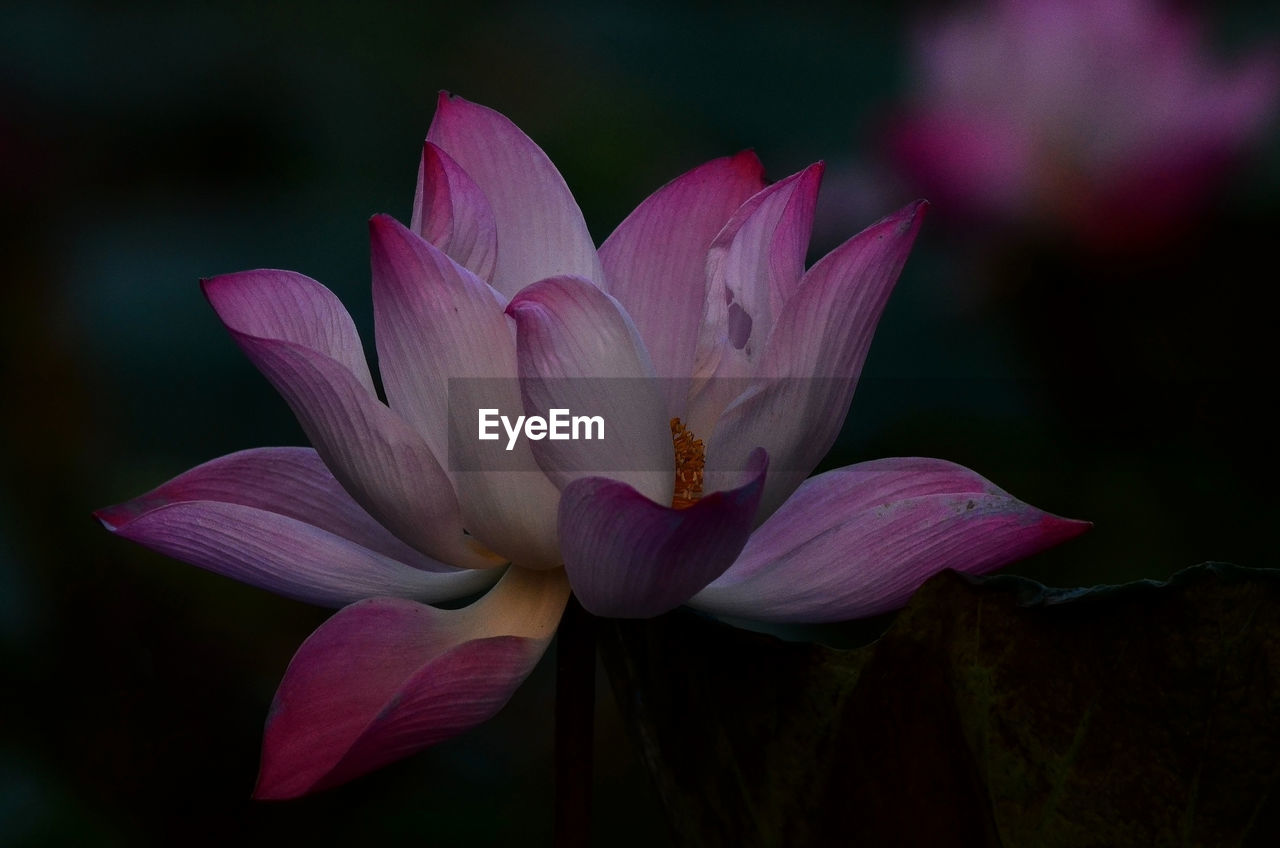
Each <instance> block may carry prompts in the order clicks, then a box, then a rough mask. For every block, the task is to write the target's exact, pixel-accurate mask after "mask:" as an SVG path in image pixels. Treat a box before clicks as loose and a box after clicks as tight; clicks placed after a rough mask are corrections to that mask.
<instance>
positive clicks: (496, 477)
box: [369, 215, 560, 567]
mask: <svg viewBox="0 0 1280 848" xmlns="http://www.w3.org/2000/svg"><path fill="white" fill-rule="evenodd" d="M369 229H370V235H371V237H372V241H373V250H372V256H373V310H374V321H375V324H376V326H377V340H378V359H379V361H380V362H381V363H382V379H383V385H384V387H385V389H386V392H387V400H388V401H389V402H390V404H391V408H392V409H393V410H395V411H396V412H398V413H399V414H400V415H401V416H403V418H404V419H405V421H407V422H408V423H409V424H411V425H412V426H413V427H414V429H416V430H417V431H418V432H419V433H420V434H421V435H422V436H423V437H424V438H425V439H426V441H427V444H428V445H430V447H431V450H432V453H434V454H435V455H436V456H437V457H448V462H449V468H448V470H449V472H450V476H451V477H452V479H453V481H454V489H455V491H456V492H457V494H458V502H459V505H460V508H461V510H462V519H463V523H464V526H465V527H466V528H467V530H468V531H469V532H470V533H471V534H472V535H474V536H475V537H476V538H478V539H479V540H480V541H482V542H483V543H484V544H485V546H486V547H488V548H489V549H490V550H493V551H496V552H497V553H500V554H502V555H503V556H504V557H506V558H507V559H509V560H512V561H514V562H518V563H520V564H521V565H525V566H537V567H551V566H558V565H559V564H560V554H559V549H558V546H557V544H556V530H555V528H556V506H557V503H558V501H559V496H560V493H559V491H557V489H556V487H555V486H554V485H552V483H551V481H550V480H548V479H547V477H546V475H545V474H543V473H542V471H541V470H540V469H539V468H538V466H537V463H536V462H535V461H534V459H533V454H532V453H531V452H530V451H529V445H528V443H527V442H525V441H524V440H521V441H520V443H519V444H518V445H517V448H518V451H517V450H513V451H511V452H505V451H502V450H501V448H498V447H496V446H495V445H494V443H491V442H483V443H482V442H480V441H479V440H478V414H479V410H480V409H482V408H496V409H503V410H505V412H506V413H507V414H509V415H512V416H515V415H519V414H520V412H521V411H522V407H521V400H520V390H519V384H518V383H517V382H516V338H515V328H514V326H513V324H512V322H511V319H509V318H508V317H507V316H506V315H504V314H503V311H502V308H503V304H502V303H501V302H500V300H499V297H500V296H499V295H498V294H497V293H496V292H495V291H494V290H493V289H491V288H490V287H489V286H488V285H486V284H485V283H484V282H483V281H481V280H480V279H479V278H478V277H476V276H475V275H474V274H472V273H471V272H470V271H468V270H466V269H465V268H463V267H461V266H460V265H458V264H457V263H455V262H454V261H453V260H452V259H450V258H449V257H448V256H446V255H445V254H444V253H442V252H441V251H440V250H438V249H436V248H435V247H434V246H432V245H431V244H430V243H428V242H426V241H424V240H423V239H422V238H420V237H419V236H417V235H415V234H414V233H411V232H409V230H407V229H405V228H404V227H403V226H401V225H400V224H399V223H397V222H396V221H394V220H393V219H391V218H389V217H387V216H385V215H376V216H374V218H373V219H372V220H371V221H370V224H369ZM467 378H476V379H467ZM484 446H495V448H496V449H497V450H499V452H500V455H499V456H498V459H500V460H501V465H499V464H497V463H495V462H490V461H488V460H489V459H490V458H491V455H490V454H486V453H484V452H483V451H482V450H481V448H482V447H484Z"/></svg>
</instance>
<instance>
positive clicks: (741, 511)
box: [560, 450, 769, 618]
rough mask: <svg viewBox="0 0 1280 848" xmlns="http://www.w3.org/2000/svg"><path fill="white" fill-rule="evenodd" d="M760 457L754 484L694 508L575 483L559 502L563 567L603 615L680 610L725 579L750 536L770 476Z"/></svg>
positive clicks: (609, 484)
mask: <svg viewBox="0 0 1280 848" xmlns="http://www.w3.org/2000/svg"><path fill="white" fill-rule="evenodd" d="M768 464H769V463H768V456H767V455H766V454H765V452H764V451H762V450H761V451H756V452H755V453H754V454H753V455H752V458H751V464H750V466H749V467H748V474H749V476H750V479H749V480H748V482H746V483H744V484H743V485H742V486H739V487H738V488H736V489H731V490H728V491H720V492H714V493H712V494H710V495H707V496H706V497H704V498H702V499H701V500H699V501H698V502H697V503H695V504H693V505H692V506H690V507H688V508H687V509H672V508H670V507H666V506H662V505H660V504H655V503H654V502H653V501H651V500H649V499H648V498H646V497H645V496H644V495H641V494H640V493H639V492H637V491H636V490H635V489H633V488H631V487H630V486H628V485H626V484H625V483H619V482H618V481H616V480H609V479H606V478H603V477H587V478H583V479H580V480H575V481H574V482H573V483H570V484H569V485H568V486H566V487H565V489H564V492H563V493H562V494H561V500H560V540H561V549H562V550H563V552H564V567H565V571H566V572H567V573H568V575H569V581H570V583H571V584H572V585H573V591H574V594H575V595H577V597H578V599H579V600H580V601H582V605H583V606H584V607H586V608H587V609H588V610H590V611H591V612H593V613H595V614H596V615H605V616H612V617H615V618H648V617H650V616H655V615H660V614H662V613H664V612H667V611H668V610H672V609H675V608H676V607H678V606H680V605H681V604H683V603H684V602H685V601H687V600H688V599H689V598H690V597H692V596H693V595H694V594H695V593H696V592H698V591H699V590H700V589H702V588H703V587H704V586H706V585H707V584H708V583H710V582H711V581H712V580H715V579H716V578H717V577H719V576H720V575H721V574H722V573H724V570H725V569H726V568H728V567H729V566H730V565H731V564H732V563H733V561H734V559H735V558H736V557H737V556H738V553H739V552H740V551H741V550H742V546H743V544H744V543H746V541H747V536H748V534H749V533H750V532H751V524H752V520H753V518H754V516H755V513H756V507H757V506H758V504H759V502H760V493H761V491H762V490H763V487H764V479H765V474H766V471H767V469H768Z"/></svg>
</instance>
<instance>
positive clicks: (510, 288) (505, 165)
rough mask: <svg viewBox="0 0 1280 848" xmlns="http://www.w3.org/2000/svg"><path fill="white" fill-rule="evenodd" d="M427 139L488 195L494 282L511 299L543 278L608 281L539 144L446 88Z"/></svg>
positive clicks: (573, 203) (568, 196)
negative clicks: (495, 248)
mask: <svg viewBox="0 0 1280 848" xmlns="http://www.w3.org/2000/svg"><path fill="white" fill-rule="evenodd" d="M427 140H428V141H430V142H431V143H432V144H435V145H437V146H438V147H439V148H440V149H441V150H443V151H445V152H446V153H447V154H448V155H449V156H450V157H452V158H453V160H454V161H455V162H457V163H458V165H460V166H461V167H462V170H464V171H465V172H466V173H467V175H468V176H469V177H470V178H471V179H472V180H473V181H474V182H475V184H476V185H477V186H479V187H480V190H481V191H482V192H484V195H485V197H486V198H488V200H489V204H490V206H491V207H492V209H493V218H494V221H495V223H496V224H497V228H498V256H497V263H496V264H495V266H494V271H493V281H492V282H493V287H494V288H496V289H497V290H498V291H500V292H502V293H503V294H504V295H506V296H507V297H511V296H513V295H514V294H515V293H516V292H518V291H519V290H520V289H522V288H524V287H525V286H527V285H528V284H529V283H532V282H533V281H534V280H540V279H542V278H544V277H553V276H556V275H559V274H576V275H578V276H581V277H585V278H587V279H589V280H591V281H593V282H595V283H597V284H601V283H602V281H603V280H604V274H603V272H602V271H601V268H600V258H599V257H598V256H597V255H596V249H595V245H594V243H593V242H592V241H591V234H590V233H589V232H588V231H587V225H586V222H585V221H583V219H582V210H580V209H579V208H578V204H577V202H576V201H574V199H573V195H572V194H570V193H569V187H568V186H566V185H565V182H564V178H563V177H561V176H560V172H559V171H557V170H556V167H555V165H552V164H551V160H550V159H548V158H547V154H545V153H543V152H542V149H541V148H540V147H538V145H536V144H534V143H533V142H532V141H531V140H530V139H529V137H528V136H527V135H525V134H524V133H523V132H521V131H520V130H519V128H517V127H516V125H515V124H513V123H511V121H510V120H508V119H507V118H505V117H503V116H502V115H500V114H498V113H497V112H495V111H493V110H492V109H488V108H485V107H484V106H479V105H477V104H475V103H470V102H468V101H466V100H463V99H462V98H461V97H452V96H450V95H449V94H448V93H446V92H441V94H440V99H439V102H438V103H437V105H436V116H435V120H433V121H432V122H431V129H430V130H429V131H428V132H427Z"/></svg>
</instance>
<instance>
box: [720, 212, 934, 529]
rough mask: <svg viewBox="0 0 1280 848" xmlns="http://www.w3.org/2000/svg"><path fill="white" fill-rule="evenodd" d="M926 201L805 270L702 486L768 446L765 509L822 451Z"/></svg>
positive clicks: (836, 428) (730, 413)
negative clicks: (768, 467)
mask: <svg viewBox="0 0 1280 848" xmlns="http://www.w3.org/2000/svg"><path fill="white" fill-rule="evenodd" d="M926 208H927V204H926V203H925V202H924V201H917V202H915V203H912V204H911V205H909V206H907V207H905V208H903V209H901V210H899V211H898V212H896V213H894V214H893V215H890V216H888V217H887V218H884V219H883V220H881V221H879V222H877V223H875V224H873V225H871V226H870V227H868V228H867V229H865V230H863V231H862V232H861V233H859V234H858V235H856V236H854V237H853V238H851V239H850V240H849V241H847V242H845V243H844V244H843V245H841V246H840V247H838V248H836V249H835V250H833V251H832V252H831V253H830V254H828V255H827V256H826V257H824V258H823V259H822V260H821V261H819V262H818V263H817V264H816V265H814V266H813V268H811V269H809V272H808V273H807V274H805V276H804V279H803V281H802V282H801V284H800V288H799V291H798V293H797V294H796V295H795V297H793V298H792V299H791V300H790V301H788V302H787V304H786V305H785V306H784V307H783V309H782V313H781V314H780V315H779V316H778V322H777V324H776V326H775V327H774V330H773V334H772V335H771V336H770V337H769V342H768V344H767V345H766V346H765V350H764V352H763V354H762V355H761V357H760V363H759V368H758V370H757V372H756V375H757V379H756V380H755V381H753V387H752V390H751V391H750V392H748V393H747V394H745V395H743V396H742V397H741V398H740V399H738V400H737V401H735V402H734V403H733V405H731V406H730V407H729V408H728V409H727V410H725V412H724V415H723V416H722V417H721V419H720V421H719V423H718V424H717V426H716V429H715V430H714V431H713V433H712V434H711V438H710V442H709V444H708V448H707V465H708V469H709V470H708V474H707V481H708V485H709V486H711V487H717V486H720V485H723V483H722V482H721V477H722V474H721V472H723V473H724V474H733V473H735V472H736V470H737V469H740V468H741V467H742V465H743V463H744V462H745V460H746V457H747V455H748V454H749V453H750V452H751V451H752V450H754V449H755V448H756V447H760V446H763V447H765V448H766V449H767V450H768V451H769V457H770V460H771V461H772V471H771V473H770V474H769V482H768V484H767V485H766V487H765V494H764V498H763V501H762V508H761V513H760V517H761V518H762V519H763V518H764V517H765V516H768V515H769V514H770V513H772V512H773V510H775V509H777V508H778V507H779V506H781V504H782V502H783V501H785V500H786V499H787V497H788V496H790V494H791V493H792V492H793V491H795V489H796V487H797V486H799V485H800V483H801V481H803V480H804V479H805V478H806V477H808V476H809V474H810V473H811V472H812V471H813V469H814V467H815V466H817V464H818V463H819V462H820V461H821V460H822V457H823V456H825V455H826V453H827V451H828V450H829V449H830V448H831V445H832V444H833V443H834V442H835V439H836V436H838V435H839V433H840V428H841V426H842V425H843V423H844V418H845V414H846V413H847V412H848V409H849V402H850V401H851V400H852V398H853V391H854V388H855V387H856V386H857V383H858V376H859V375H860V374H861V373H862V365H863V363H864V362H865V361H866V358H867V351H868V349H869V348H870V347H871V339H872V336H873V335H874V334H875V329H876V324H877V323H879V321H880V315H881V314H882V313H883V312H884V307H885V304H886V303H887V302H888V300H889V295H890V293H891V292H892V291H893V286H894V283H896V282H897V280H898V275H899V274H900V273H901V272H902V267H903V264H904V263H905V262H906V260H907V255H908V253H910V251H911V245H912V243H913V242H914V241H915V237H916V233H918V232H919V230H920V225H921V223H922V221H923V218H924V214H923V213H924V210H925V209H926ZM728 479H733V478H732V477H730V478H728Z"/></svg>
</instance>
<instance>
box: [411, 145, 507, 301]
mask: <svg viewBox="0 0 1280 848" xmlns="http://www.w3.org/2000/svg"><path fill="white" fill-rule="evenodd" d="M410 229H411V230H413V231H414V232H415V233H417V234H418V235H420V236H422V237H423V238H424V239H426V240H427V241H429V242H431V243H432V244H434V245H435V246H436V247H438V248H440V250H442V251H443V252H444V253H445V255H447V256H448V257H449V258H450V259H452V260H453V261H455V262H457V263H458V264H459V265H461V266H462V267H464V268H466V269H467V270H469V271H471V272H472V273H473V274H475V275H476V276H477V277H479V278H480V279H482V280H485V281H488V280H491V279H493V268H494V264H495V263H496V261H497V256H498V227H497V224H495V223H494V219H493V209H492V208H491V207H490V206H489V200H488V198H486V197H485V196H484V192H482V191H481V190H480V187H479V186H478V185H476V184H475V181H474V180H472V179H471V177H469V176H467V173H466V171H464V170H462V167H461V166H460V165H458V163H457V162H455V161H453V159H452V158H451V157H450V156H449V154H447V153H445V152H444V151H443V150H441V149H440V148H439V147H436V146H435V145H434V144H432V143H431V142H429V141H428V142H427V143H426V144H424V145H423V147H422V163H421V164H420V165H419V167H418V190H417V192H416V193H415V194H414V198H413V219H412V223H411V224H410Z"/></svg>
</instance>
